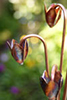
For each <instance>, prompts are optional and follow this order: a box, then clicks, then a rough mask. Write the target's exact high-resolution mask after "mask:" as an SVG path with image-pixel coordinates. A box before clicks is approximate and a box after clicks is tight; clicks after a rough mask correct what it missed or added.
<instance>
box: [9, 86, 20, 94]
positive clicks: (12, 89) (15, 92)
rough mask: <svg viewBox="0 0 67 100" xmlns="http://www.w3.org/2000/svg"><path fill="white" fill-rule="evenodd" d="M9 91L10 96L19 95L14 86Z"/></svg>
mask: <svg viewBox="0 0 67 100" xmlns="http://www.w3.org/2000/svg"><path fill="white" fill-rule="evenodd" d="M10 91H11V93H12V94H18V93H19V89H18V88H17V87H15V86H12V87H11V89H10Z"/></svg>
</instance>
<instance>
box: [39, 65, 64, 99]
mask: <svg viewBox="0 0 67 100" xmlns="http://www.w3.org/2000/svg"><path fill="white" fill-rule="evenodd" d="M40 83H41V87H42V89H43V91H44V93H45V95H46V96H47V97H48V98H49V99H53V98H57V95H58V93H59V90H60V88H61V86H62V83H63V79H62V75H61V73H60V71H58V70H57V66H56V65H54V66H53V68H52V71H51V78H50V77H49V76H48V74H47V72H46V71H44V73H43V75H42V76H41V78H40Z"/></svg>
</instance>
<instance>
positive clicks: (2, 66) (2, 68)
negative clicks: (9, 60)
mask: <svg viewBox="0 0 67 100" xmlns="http://www.w3.org/2000/svg"><path fill="white" fill-rule="evenodd" d="M4 70H5V66H4V64H2V63H0V72H4Z"/></svg>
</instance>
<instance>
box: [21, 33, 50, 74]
mask: <svg viewBox="0 0 67 100" xmlns="http://www.w3.org/2000/svg"><path fill="white" fill-rule="evenodd" d="M31 37H36V38H38V39H40V40H41V41H42V43H43V45H44V53H45V63H46V71H47V73H48V75H49V64H48V55H47V46H46V43H45V40H44V39H43V38H42V37H41V36H39V35H36V34H30V35H26V36H25V37H24V38H23V39H22V40H21V42H20V44H22V42H23V41H24V40H26V39H28V38H31Z"/></svg>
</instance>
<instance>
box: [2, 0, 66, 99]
mask: <svg viewBox="0 0 67 100" xmlns="http://www.w3.org/2000/svg"><path fill="white" fill-rule="evenodd" d="M44 3H46V5H47V8H48V7H49V6H50V5H51V3H61V4H63V5H64V7H65V8H67V0H0V100H37V99H38V100H47V98H46V96H45V95H44V93H43V91H42V89H41V86H40V77H41V75H42V73H43V71H44V70H45V58H44V47H43V44H42V43H41V41H39V40H38V39H36V38H31V39H29V40H28V43H29V52H28V56H27V58H26V60H25V61H24V64H23V65H22V66H21V65H19V64H18V63H17V62H16V61H15V60H14V59H13V57H12V56H11V53H10V50H9V49H8V46H7V43H6V41H7V40H9V41H11V40H12V39H16V40H17V41H18V42H19V41H20V38H22V36H25V35H27V34H38V35H40V36H42V37H43V38H44V40H45V41H46V44H47V48H48V59H49V66H50V72H51V68H52V66H53V65H54V64H57V65H58V68H59V64H60V52H61V41H62V31H63V14H62V17H61V19H60V21H59V22H58V23H57V24H56V25H55V26H54V27H53V28H50V27H49V26H48V25H47V23H46V21H45V13H44ZM66 68H67V31H66V38H65V48H64V61H63V71H62V75H63V78H64V81H65V74H66ZM64 81H63V87H62V91H61V100H62V96H63V90H64Z"/></svg>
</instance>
